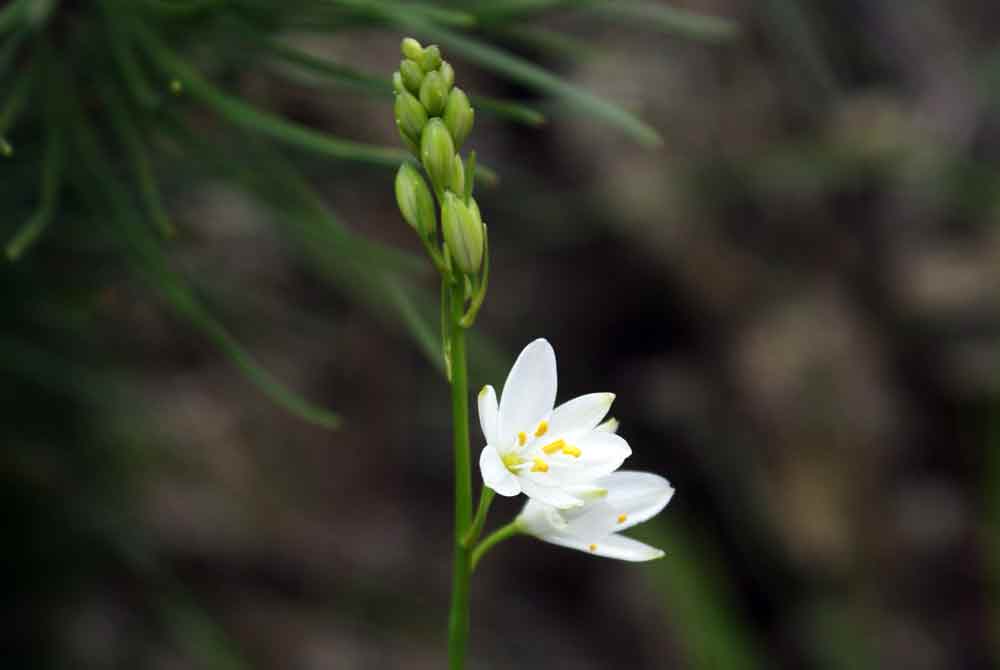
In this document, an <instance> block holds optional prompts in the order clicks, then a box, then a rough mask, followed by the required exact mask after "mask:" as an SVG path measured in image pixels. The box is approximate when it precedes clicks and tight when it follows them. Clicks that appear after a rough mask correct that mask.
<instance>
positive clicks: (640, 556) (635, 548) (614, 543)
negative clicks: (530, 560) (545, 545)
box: [539, 533, 663, 561]
mask: <svg viewBox="0 0 1000 670" xmlns="http://www.w3.org/2000/svg"><path fill="white" fill-rule="evenodd" d="M539 539H541V540H544V541H545V542H551V543H552V544H558V545H559V546H561V547H569V548H570V549H579V550H580V551H584V552H587V553H588V554H594V555H596V556H604V557H606V558H617V559H619V560H622V561H651V560H653V559H654V558H662V557H663V552H662V551H660V550H659V549H657V548H655V547H651V546H649V545H648V544H643V543H642V542H639V541H638V540H633V539H632V538H630V537H624V536H622V535H607V536H604V537H594V538H581V537H579V536H576V535H569V534H568V533H553V534H551V535H546V536H545V537H541V538H539Z"/></svg>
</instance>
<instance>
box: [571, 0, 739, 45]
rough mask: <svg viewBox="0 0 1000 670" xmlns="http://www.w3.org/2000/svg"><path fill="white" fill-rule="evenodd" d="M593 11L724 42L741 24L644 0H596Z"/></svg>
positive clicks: (698, 37) (675, 32) (602, 14)
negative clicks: (611, 0) (623, 0)
mask: <svg viewBox="0 0 1000 670" xmlns="http://www.w3.org/2000/svg"><path fill="white" fill-rule="evenodd" d="M588 11H589V12H591V13H593V14H595V15H597V16H602V17H607V18H612V19H628V20H631V21H636V22H638V23H640V24H641V25H643V26H646V27H649V28H653V29H655V30H660V31H662V32H665V33H667V34H670V35H678V36H681V37H687V38H690V39H696V40H705V41H710V42H722V41H726V40H730V39H733V38H735V37H737V36H739V33H740V30H739V26H738V25H737V24H735V23H733V22H732V21H729V20H728V19H724V18H720V17H718V16H710V15H708V14H698V13H695V12H689V11H687V10H683V9H678V8H677V7H669V6H665V5H653V4H648V3H643V2H600V3H594V6H593V7H591V8H589V10H588Z"/></svg>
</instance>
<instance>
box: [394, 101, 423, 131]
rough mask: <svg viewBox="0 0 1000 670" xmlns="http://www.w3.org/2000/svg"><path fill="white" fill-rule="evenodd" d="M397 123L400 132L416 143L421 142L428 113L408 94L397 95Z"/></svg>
mask: <svg viewBox="0 0 1000 670" xmlns="http://www.w3.org/2000/svg"><path fill="white" fill-rule="evenodd" d="M395 112H396V123H398V124H399V130H400V132H402V133H403V134H405V135H406V136H407V137H409V138H410V139H411V140H413V141H414V142H419V141H420V132H421V131H422V130H423V129H424V126H425V125H427V112H425V111H424V106H423V105H421V104H420V101H419V100H417V99H416V98H414V97H413V96H412V95H410V94H409V93H408V92H406V91H403V92H402V93H397V94H396V104H395Z"/></svg>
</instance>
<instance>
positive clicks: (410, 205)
mask: <svg viewBox="0 0 1000 670" xmlns="http://www.w3.org/2000/svg"><path fill="white" fill-rule="evenodd" d="M396 204H397V205H399V211H400V213H401V214H402V215H403V218H404V219H405V220H406V222H407V223H408V224H410V225H411V226H412V227H413V229H414V230H416V231H417V234H418V235H420V236H421V237H422V238H424V239H427V238H429V237H430V236H431V235H433V234H434V231H435V229H437V214H435V212H434V197H433V196H432V195H431V191H430V189H429V188H427V182H425V181H424V178H423V177H422V176H421V175H420V171H419V170H417V168H415V167H413V166H412V165H411V164H409V163H403V164H402V165H400V166H399V171H398V172H397V173H396Z"/></svg>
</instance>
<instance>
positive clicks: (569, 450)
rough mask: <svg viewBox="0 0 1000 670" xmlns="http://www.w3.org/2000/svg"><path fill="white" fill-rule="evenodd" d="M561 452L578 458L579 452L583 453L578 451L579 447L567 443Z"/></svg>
mask: <svg viewBox="0 0 1000 670" xmlns="http://www.w3.org/2000/svg"><path fill="white" fill-rule="evenodd" d="M562 452H563V453H564V454H566V455H567V456H572V457H573V458H580V454H581V453H583V452H582V451H580V448H579V447H574V446H571V445H568V444H567V445H566V446H565V447H563V448H562Z"/></svg>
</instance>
